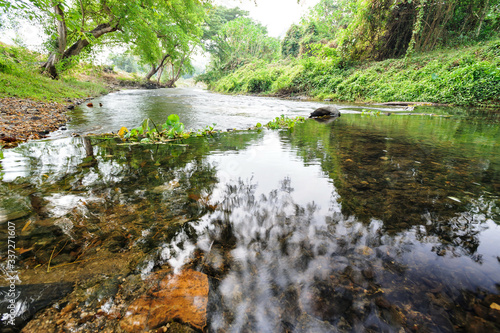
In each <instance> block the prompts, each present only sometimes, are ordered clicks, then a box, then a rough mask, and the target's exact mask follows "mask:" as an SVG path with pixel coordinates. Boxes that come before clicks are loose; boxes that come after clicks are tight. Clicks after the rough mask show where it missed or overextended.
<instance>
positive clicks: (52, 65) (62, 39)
mask: <svg viewBox="0 0 500 333" xmlns="http://www.w3.org/2000/svg"><path fill="white" fill-rule="evenodd" d="M53 9H54V14H56V21H57V22H56V30H57V50H56V51H54V52H52V53H51V54H50V55H49V58H48V59H47V61H46V62H45V63H44V64H43V65H42V72H44V71H47V72H48V73H49V75H50V76H51V77H52V78H53V79H57V77H58V75H57V69H56V64H57V63H58V62H59V61H61V59H62V57H63V54H64V50H65V49H66V44H67V38H68V32H67V28H66V20H65V19H64V12H63V10H62V8H61V6H60V4H57V5H55V6H54V7H53Z"/></svg>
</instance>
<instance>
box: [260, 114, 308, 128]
mask: <svg viewBox="0 0 500 333" xmlns="http://www.w3.org/2000/svg"><path fill="white" fill-rule="evenodd" d="M304 121H306V119H305V118H304V117H296V118H288V117H286V116H285V115H281V116H280V117H276V118H274V120H271V121H270V122H268V123H267V124H266V127H267V128H270V129H279V128H294V127H295V125H296V124H297V123H303V122H304Z"/></svg>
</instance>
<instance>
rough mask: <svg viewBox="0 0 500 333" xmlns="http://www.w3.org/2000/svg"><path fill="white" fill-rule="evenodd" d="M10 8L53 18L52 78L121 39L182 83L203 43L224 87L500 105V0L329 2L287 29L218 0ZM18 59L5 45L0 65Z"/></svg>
mask: <svg viewBox="0 0 500 333" xmlns="http://www.w3.org/2000/svg"><path fill="white" fill-rule="evenodd" d="M291 1H292V0H291ZM257 5H258V3H257ZM0 10H2V12H3V13H2V14H1V15H0V28H11V29H12V28H14V29H15V28H16V26H19V25H20V24H21V23H22V22H26V21H27V22H30V23H31V24H37V25H38V26H40V27H42V28H43V30H44V33H45V36H46V40H45V43H44V51H45V52H42V54H41V55H40V56H37V58H38V60H40V58H43V60H41V61H38V62H37V64H36V66H37V67H38V69H39V70H40V71H41V72H42V73H44V75H46V76H48V77H51V78H53V79H59V78H60V77H61V76H63V77H64V75H65V73H67V72H68V71H70V69H71V68H74V67H75V66H77V65H78V64H81V63H82V62H83V61H89V59H90V60H91V59H92V57H96V54H98V53H99V52H100V51H102V50H103V49H105V48H112V49H114V50H119V52H116V53H115V54H114V55H113V56H112V57H111V59H110V60H111V62H112V63H113V65H114V66H115V67H116V68H121V69H123V70H125V71H128V72H139V73H140V75H141V77H142V79H143V80H145V81H151V80H155V81H157V82H158V83H159V84H160V83H163V84H164V85H165V86H167V87H173V86H175V83H176V82H177V81H178V80H179V79H180V78H181V77H182V76H183V75H190V74H191V75H192V74H193V73H195V72H197V73H196V74H199V72H200V71H201V70H199V69H195V68H194V67H193V65H192V59H193V56H194V55H195V54H201V53H205V54H207V55H208V56H209V58H210V61H209V65H208V66H207V68H206V69H205V70H204V73H203V74H201V75H197V76H196V80H197V81H201V82H204V83H206V84H207V86H208V87H209V88H210V89H212V90H215V91H219V92H226V93H245V94H264V95H272V96H283V97H290V96H301V95H304V96H309V97H313V98H316V99H327V100H336V101H354V102H356V101H357V102H359V101H363V102H386V101H391V100H408V101H421V102H435V103H448V104H455V105H473V104H481V105H484V106H498V105H500V102H499V96H500V88H499V87H500V71H499V67H500V63H499V60H498V59H500V40H499V32H500V0H466V1H458V0H452V1H446V2H443V1H433V0H321V1H319V2H318V3H317V4H316V5H315V6H314V7H311V8H310V10H309V12H308V13H307V14H306V15H305V16H303V17H302V20H301V22H300V23H298V24H293V25H292V26H290V27H289V29H288V31H287V32H286V35H284V36H282V37H281V38H275V37H271V36H269V35H268V33H267V29H266V27H265V26H263V25H262V24H261V23H259V22H257V21H255V20H253V19H252V18H250V16H249V13H248V12H246V11H244V10H241V9H239V8H226V7H223V6H218V5H215V4H214V3H213V1H210V0H172V1H168V2H163V1H156V0H145V1H144V0H141V1H139V0H134V1H129V2H127V4H126V5H125V4H124V3H123V2H120V1H104V0H80V1H48V0H30V1H19V0H17V1H5V0H0ZM19 18H23V19H22V20H20V19H19ZM14 53H15V52H14ZM17 53H18V54H19V53H22V52H17ZM44 54H45V55H44ZM19 62H20V61H19V59H17V58H16V57H13V56H12V52H10V53H9V51H6V50H4V52H0V72H2V73H4V74H12V73H14V72H15V71H16V70H15V69H13V68H15V67H18V66H17V65H16V63H19ZM27 63H29V64H30V66H31V67H33V66H34V65H33V61H29V62H27ZM28 72H33V70H32V69H30V70H29V71H28ZM165 73H167V74H166V75H165ZM20 75H21V74H20ZM401 87H403V89H401Z"/></svg>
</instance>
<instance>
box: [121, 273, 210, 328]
mask: <svg viewBox="0 0 500 333" xmlns="http://www.w3.org/2000/svg"><path fill="white" fill-rule="evenodd" d="M161 276H162V274H161V272H160V273H156V274H155V277H157V278H159V279H160V280H159V283H158V284H157V285H156V287H154V288H152V289H150V290H149V291H148V293H147V295H143V296H141V297H140V298H138V299H136V300H135V301H134V302H133V303H132V304H131V305H130V306H129V307H128V309H127V311H126V314H125V316H124V318H123V319H122V320H121V321H120V326H121V328H122V329H123V330H124V331H127V332H142V331H146V330H150V329H154V328H158V327H160V326H162V325H164V324H166V323H168V322H170V321H172V320H174V319H175V320H180V321H182V322H184V323H186V324H189V325H191V326H193V327H195V328H198V329H200V330H202V329H203V328H204V327H205V326H206V324H207V304H208V289H209V288H208V278H207V276H206V275H205V274H203V273H200V272H197V271H193V270H191V269H188V270H185V271H182V272H181V273H180V274H172V275H166V276H164V277H163V278H161Z"/></svg>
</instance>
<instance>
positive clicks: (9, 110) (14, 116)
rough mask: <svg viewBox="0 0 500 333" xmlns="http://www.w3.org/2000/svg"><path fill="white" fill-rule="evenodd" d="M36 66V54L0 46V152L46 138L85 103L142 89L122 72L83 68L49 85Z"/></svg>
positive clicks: (95, 67)
mask: <svg viewBox="0 0 500 333" xmlns="http://www.w3.org/2000/svg"><path fill="white" fill-rule="evenodd" d="M39 63H40V55H39V54H38V53H36V52H31V51H29V50H27V49H24V48H19V47H12V46H7V45H1V44H0V147H2V148H4V147H7V148H8V147H15V146H17V145H18V144H19V143H21V142H24V141H27V140H36V139H41V138H44V137H46V136H47V135H48V134H49V133H50V132H53V131H55V130H57V129H59V128H60V127H61V126H64V125H65V124H66V122H67V121H68V120H69V117H68V116H67V114H66V112H67V110H69V109H72V108H74V107H75V106H76V105H79V104H81V103H83V102H84V101H86V100H88V99H90V98H93V97H97V96H100V95H104V94H108V93H109V92H111V91H116V90H120V89H123V88H127V89H131V88H138V87H141V86H143V84H142V83H141V82H139V81H137V79H134V78H133V77H129V76H127V75H125V74H124V73H116V72H114V71H112V70H109V69H106V68H104V67H102V66H92V65H89V64H84V63H81V64H78V65H76V66H74V67H73V68H71V69H70V70H68V71H66V72H64V74H63V75H61V78H60V79H59V80H52V79H50V78H49V77H46V76H44V75H42V74H40V69H39ZM145 88H148V87H145Z"/></svg>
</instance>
